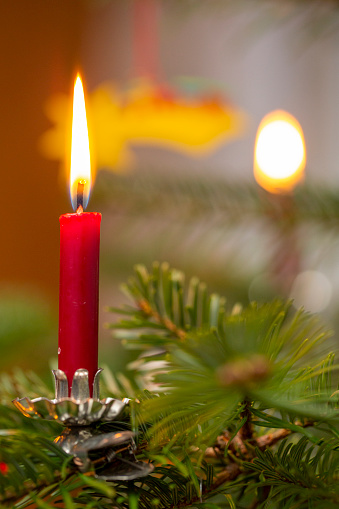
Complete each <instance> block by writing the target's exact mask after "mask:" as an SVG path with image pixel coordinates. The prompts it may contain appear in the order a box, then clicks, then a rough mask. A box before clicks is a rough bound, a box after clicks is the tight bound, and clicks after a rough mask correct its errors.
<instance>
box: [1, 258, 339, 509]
mask: <svg viewBox="0 0 339 509" xmlns="http://www.w3.org/2000/svg"><path fill="white" fill-rule="evenodd" d="M124 292H125V293H126V294H127V296H128V297H129V298H130V300H131V304H130V305H126V306H124V307H123V308H121V309H118V310H116V309H112V311H113V312H119V313H120V315H121V319H120V321H118V322H117V323H115V324H112V326H111V327H112V329H113V330H114V333H115V335H116V336H117V337H118V338H120V339H122V341H123V343H124V346H125V347H126V348H128V349H129V350H130V352H131V353H132V354H133V355H134V362H133V363H132V364H131V366H130V368H131V369H130V373H129V375H128V376H126V375H124V376H121V374H119V373H114V374H113V373H112V372H111V371H110V370H109V368H108V367H106V368H105V371H104V373H105V378H104V384H103V388H102V392H103V393H104V394H105V395H114V396H119V395H121V396H130V397H131V396H132V397H133V400H132V401H131V402H130V405H129V410H128V411H127V413H126V415H125V416H124V418H123V419H122V420H121V421H119V422H117V423H114V422H113V423H102V424H100V427H101V429H102V431H103V432H109V431H113V430H116V429H133V430H135V431H136V432H137V437H136V438H137V457H138V459H139V460H140V461H151V462H153V463H154V465H155V470H154V473H152V474H151V475H149V476H147V477H146V478H143V479H140V480H138V479H137V480H135V481H133V482H114V483H112V482H111V483H107V482H104V481H102V480H99V479H95V478H94V477H93V473H92V472H89V473H87V474H86V475H84V474H81V473H80V472H79V471H78V470H77V468H76V466H75V465H74V463H73V461H72V458H69V457H68V456H66V455H65V454H64V453H63V452H62V451H61V450H60V449H59V448H58V447H57V446H56V445H55V444H54V442H53V440H54V438H55V437H56V436H57V435H58V434H59V433H60V431H61V426H59V425H58V424H57V423H54V422H49V421H41V420H36V421H35V420H30V419H27V418H25V417H24V416H22V415H21V414H19V413H18V412H17V411H16V409H15V408H14V407H13V406H12V405H11V403H10V400H11V398H13V397H15V396H23V395H30V396H35V395H37V394H39V393H40V395H47V396H48V395H49V396H50V395H51V388H50V387H48V386H46V385H45V384H44V383H43V382H42V381H41V380H40V379H38V378H37V377H36V375H34V374H32V373H31V374H24V373H22V372H20V371H17V372H16V373H14V374H13V375H12V376H9V375H3V377H2V379H1V383H0V398H1V402H2V406H1V407H0V463H1V465H5V467H3V472H2V473H0V504H2V506H3V507H17V508H19V507H22V508H24V507H30V504H32V502H34V503H35V507H41V508H50V507H55V504H57V505H58V504H59V506H60V505H62V506H63V507H66V508H69V509H73V508H81V507H87V508H90V507H93V508H102V509H106V508H107V509H108V508H111V507H112V506H114V507H117V508H119V509H127V508H131V509H137V508H140V509H151V508H153V507H154V508H159V509H169V508H171V509H172V508H173V509H174V508H175V507H177V508H183V507H188V506H192V507H198V508H201V509H205V508H206V509H219V508H224V507H225V508H228V507H230V508H232V509H234V508H238V509H245V508H249V507H258V508H274V509H275V508H276V509H280V508H281V507H286V508H288V507H289V508H293V509H304V508H305V509H306V508H316V509H322V508H324V509H325V507H326V508H327V507H328V508H331V507H335V506H336V505H338V502H339V498H338V497H339V492H338V488H337V480H338V475H339V469H338V467H339V463H338V451H339V432H338V417H339V412H338V394H339V392H338V384H337V382H336V380H335V375H336V373H337V366H336V365H335V364H334V356H333V354H331V353H328V352H327V353H326V355H325V358H324V359H322V357H321V355H322V354H323V351H324V349H326V341H327V339H328V338H329V336H330V334H331V333H330V331H328V330H327V329H326V328H324V327H323V326H322V325H321V324H320V322H319V320H318V319H317V318H316V317H314V316H312V315H309V314H307V313H305V312H304V311H302V310H296V309H294V308H293V305H292V304H291V303H290V302H287V303H286V302H282V301H278V300H275V301H273V302H271V303H268V304H262V305H258V304H256V303H252V304H250V305H249V306H247V307H245V308H242V307H241V306H239V305H236V306H233V307H232V308H231V309H228V307H227V305H226V304H227V303H226V299H224V298H222V297H220V296H219V295H216V294H211V295H210V294H209V293H208V292H207V288H206V285H204V284H203V283H201V282H200V281H199V280H198V279H196V278H193V279H191V280H190V281H188V282H187V283H186V281H185V277H184V275H183V274H182V273H181V272H179V271H177V270H175V269H172V268H170V267H169V266H168V265H167V264H162V265H159V264H154V265H153V268H152V270H151V272H149V271H148V270H147V269H146V268H145V267H144V266H137V267H136V268H135V274H134V276H133V277H132V278H131V279H130V280H129V281H128V283H127V284H126V285H125V286H124ZM320 359H322V360H320ZM33 387H34V389H33ZM36 393H37V394H36ZM112 393H113V394H112ZM1 465H0V466H1Z"/></svg>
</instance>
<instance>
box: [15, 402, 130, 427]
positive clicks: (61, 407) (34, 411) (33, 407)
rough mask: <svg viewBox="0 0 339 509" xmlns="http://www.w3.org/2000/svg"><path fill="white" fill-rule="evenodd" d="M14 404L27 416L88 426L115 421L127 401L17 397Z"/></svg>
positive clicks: (70, 424) (64, 423)
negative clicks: (98, 422) (99, 422)
mask: <svg viewBox="0 0 339 509" xmlns="http://www.w3.org/2000/svg"><path fill="white" fill-rule="evenodd" d="M13 403H14V405H15V406H16V407H17V408H18V409H19V410H20V412H21V413H22V414H23V415H25V416H26V417H32V418H42V419H47V420H51V421H56V422H59V423H60V424H63V425H64V426H88V425H89V424H92V423H94V422H97V421H99V420H100V421H113V420H114V419H116V418H117V417H118V416H119V415H120V413H121V412H122V410H123V409H124V408H125V406H126V403H127V401H126V400H124V401H121V400H119V399H114V398H106V399H103V400H97V399H93V398H88V399H87V400H86V401H77V400H75V399H73V398H62V399H58V400H56V399H52V400H51V399H48V398H44V397H40V398H35V399H32V400H31V399H29V398H27V397H25V398H16V399H15V400H14V401H13Z"/></svg>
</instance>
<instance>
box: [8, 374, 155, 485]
mask: <svg viewBox="0 0 339 509" xmlns="http://www.w3.org/2000/svg"><path fill="white" fill-rule="evenodd" d="M101 371H102V369H101V368H100V369H98V371H97V372H96V374H95V377H94V381H93V387H92V394H93V396H92V397H90V392H91V391H90V387H89V380H88V371H87V370H86V369H78V370H77V371H76V372H75V374H74V377H73V381H72V388H71V395H70V396H69V387H68V380H67V376H66V374H65V373H64V372H63V371H62V370H60V369H56V370H53V371H52V373H53V375H54V380H55V398H54V399H48V398H44V397H39V398H35V399H29V398H27V397H24V398H16V399H15V400H13V403H14V405H15V406H16V408H18V409H19V410H20V412H21V413H22V414H23V415H25V416H26V417H30V418H33V419H47V420H51V421H57V422H59V423H60V424H62V425H64V426H66V429H65V430H64V432H63V433H62V434H61V435H60V436H58V437H57V438H56V439H55V443H56V444H57V445H59V446H60V447H61V449H62V450H63V451H64V452H65V453H66V454H69V455H72V456H73V461H74V464H75V465H76V466H77V467H78V468H79V470H80V471H81V472H88V471H89V470H94V471H95V476H96V477H97V478H99V479H105V480H111V481H112V480H132V479H136V478H138V477H143V476H145V475H148V474H149V473H150V472H151V471H152V470H153V465H152V464H150V463H143V462H139V461H137V460H136V458H135V455H134V453H135V450H136V445H135V442H134V436H135V435H134V433H133V432H132V431H119V430H117V431H113V432H109V433H103V432H101V431H100V429H97V428H96V427H95V426H94V425H95V424H98V423H100V422H112V421H114V420H115V419H117V417H119V416H120V415H121V413H122V411H123V410H124V408H125V407H126V405H128V403H129V399H128V398H124V399H123V400H122V401H121V400H118V399H115V398H105V399H100V397H99V394H100V391H99V377H100V373H101Z"/></svg>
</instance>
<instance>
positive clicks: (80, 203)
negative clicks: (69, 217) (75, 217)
mask: <svg viewBox="0 0 339 509" xmlns="http://www.w3.org/2000/svg"><path fill="white" fill-rule="evenodd" d="M85 184H86V180H79V182H78V187H77V213H78V214H80V213H81V212H83V211H84V188H85Z"/></svg>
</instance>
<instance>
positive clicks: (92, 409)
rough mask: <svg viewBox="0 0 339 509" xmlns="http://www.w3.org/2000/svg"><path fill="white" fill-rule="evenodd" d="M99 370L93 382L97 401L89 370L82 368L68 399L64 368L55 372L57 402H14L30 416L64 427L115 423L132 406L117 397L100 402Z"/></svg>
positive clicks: (33, 400) (27, 400) (76, 373)
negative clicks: (103, 422)
mask: <svg viewBox="0 0 339 509" xmlns="http://www.w3.org/2000/svg"><path fill="white" fill-rule="evenodd" d="M101 371H102V369H98V371H97V372H96V375H95V377H94V382H93V398H90V388H89V383H88V371H87V370H86V369H78V370H77V371H76V372H75V374H74V377H73V383H72V391H71V397H68V381H67V377H66V375H65V373H64V372H63V371H61V370H60V369H56V370H53V371H52V372H53V375H54V379H55V399H48V398H42V397H41V398H35V399H32V400H31V399H29V398H27V397H25V398H16V399H15V400H14V401H13V403H14V405H15V406H16V407H17V408H18V409H19V410H20V412H21V413H22V414H24V415H25V416H26V417H31V418H33V419H36V418H38V419H39V418H41V419H47V420H53V421H57V422H59V423H60V424H63V425H64V426H89V425H91V424H93V423H95V422H98V421H105V422H108V421H114V419H116V418H117V417H118V416H119V415H120V414H121V412H122V411H123V409H124V408H125V406H126V404H127V403H128V401H129V400H128V398H125V399H123V400H122V401H121V400H119V399H114V398H105V399H101V400H100V399H99V398H100V397H99V375H100V373H101Z"/></svg>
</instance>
